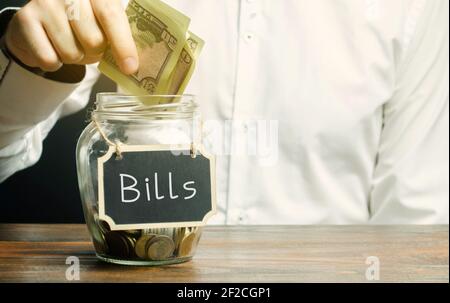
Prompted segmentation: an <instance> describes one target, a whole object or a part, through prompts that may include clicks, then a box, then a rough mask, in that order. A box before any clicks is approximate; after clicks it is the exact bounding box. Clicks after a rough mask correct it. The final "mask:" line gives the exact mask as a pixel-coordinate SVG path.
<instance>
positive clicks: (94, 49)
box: [84, 35, 106, 54]
mask: <svg viewBox="0 0 450 303" xmlns="http://www.w3.org/2000/svg"><path fill="white" fill-rule="evenodd" d="M84 46H85V48H86V50H87V51H89V52H90V53H94V54H95V53H100V52H102V51H103V50H104V48H105V47H106V40H105V38H104V37H103V36H102V35H89V36H88V37H86V38H85V39H84Z"/></svg>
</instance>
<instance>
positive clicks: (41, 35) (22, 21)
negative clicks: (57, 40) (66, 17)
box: [5, 8, 62, 71]
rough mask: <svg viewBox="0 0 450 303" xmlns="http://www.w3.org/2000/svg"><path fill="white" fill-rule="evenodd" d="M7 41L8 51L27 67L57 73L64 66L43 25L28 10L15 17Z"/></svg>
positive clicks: (23, 10) (24, 9)
mask: <svg viewBox="0 0 450 303" xmlns="http://www.w3.org/2000/svg"><path fill="white" fill-rule="evenodd" d="M5 39H6V45H7V47H8V49H9V50H10V51H11V52H12V53H13V54H14V55H15V56H16V57H17V58H18V59H19V60H20V61H21V62H22V63H24V64H25V65H28V66H31V67H39V68H41V69H42V70H44V71H56V70H58V69H59V68H60V67H61V66H62V63H61V61H60V60H59V58H58V55H57V53H56V51H55V49H54V48H53V46H52V44H51V42H50V40H49V39H48V37H47V33H46V32H45V30H44V28H43V26H42V24H41V23H40V22H39V21H38V19H37V18H36V17H35V16H34V15H33V12H32V11H31V10H29V9H28V8H23V9H21V10H20V11H19V12H17V13H16V15H15V16H14V17H13V19H12V20H11V23H10V25H9V28H8V31H7V33H6V37H5Z"/></svg>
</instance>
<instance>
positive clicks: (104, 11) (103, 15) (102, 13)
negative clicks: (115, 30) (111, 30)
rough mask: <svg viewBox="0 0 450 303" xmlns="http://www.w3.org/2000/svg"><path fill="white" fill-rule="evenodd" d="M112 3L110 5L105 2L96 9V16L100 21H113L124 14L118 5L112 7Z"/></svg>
mask: <svg viewBox="0 0 450 303" xmlns="http://www.w3.org/2000/svg"><path fill="white" fill-rule="evenodd" d="M113 3H114V2H112V3H106V2H105V4H103V5H100V7H99V8H98V11H97V14H98V16H99V18H100V19H101V20H103V21H109V20H111V21H114V20H117V19H118V18H120V17H121V16H122V14H123V13H124V12H123V11H122V10H121V8H120V7H119V6H118V5H114V4H113Z"/></svg>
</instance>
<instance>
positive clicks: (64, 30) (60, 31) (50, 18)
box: [41, 1, 84, 64]
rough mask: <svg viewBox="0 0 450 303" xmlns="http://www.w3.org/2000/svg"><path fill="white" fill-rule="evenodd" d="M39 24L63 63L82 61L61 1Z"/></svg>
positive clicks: (79, 46) (79, 48)
mask: <svg viewBox="0 0 450 303" xmlns="http://www.w3.org/2000/svg"><path fill="white" fill-rule="evenodd" d="M41 22H42V24H43V26H44V29H45V31H46V32H47V35H48V37H49V39H50V41H51V42H52V44H53V47H54V48H55V50H56V52H57V53H58V55H59V58H60V59H61V61H62V62H63V63H67V64H75V63H78V62H79V61H81V60H82V59H83V57H84V51H83V49H82V47H81V45H80V43H79V42H78V40H77V39H76V37H75V35H74V33H73V32H72V28H71V26H70V24H69V20H68V17H67V14H66V10H65V6H64V2H63V1H56V2H55V3H54V7H53V8H52V9H48V10H47V12H46V14H45V15H44V17H43V18H42V20H41Z"/></svg>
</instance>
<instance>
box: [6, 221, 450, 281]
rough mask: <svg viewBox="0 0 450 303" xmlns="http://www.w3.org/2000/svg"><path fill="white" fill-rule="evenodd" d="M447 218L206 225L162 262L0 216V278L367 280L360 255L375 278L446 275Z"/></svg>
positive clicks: (65, 230) (82, 235) (83, 232)
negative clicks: (75, 266)
mask: <svg viewBox="0 0 450 303" xmlns="http://www.w3.org/2000/svg"><path fill="white" fill-rule="evenodd" d="M448 236H449V235H448V225H434V226H209V227H207V228H206V229H205V232H204V233H203V237H202V239H201V241H200V245H199V248H198V251H197V254H196V256H195V258H194V259H193V260H192V261H190V262H187V263H184V264H178V265H169V266H162V267H130V266H120V265H112V264H106V263H103V262H101V261H99V260H97V258H96V257H95V255H94V251H93V247H92V244H91V242H90V237H89V234H88V231H87V228H86V226H85V225H69V224H63V225H61V224H56V225H42V224H0V282H70V283H72V281H67V280H66V278H65V272H66V269H67V266H68V265H66V263H65V261H66V258H67V257H68V256H77V257H78V258H79V259H80V267H81V269H80V282H368V281H367V279H366V275H365V273H366V270H367V267H368V265H367V264H366V258H367V257H369V256H376V257H378V258H379V261H380V281H382V282H383V281H384V282H446V283H448V282H449V267H448V263H449V262H448V260H449V247H448V241H449V240H448V239H449V238H448Z"/></svg>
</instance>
